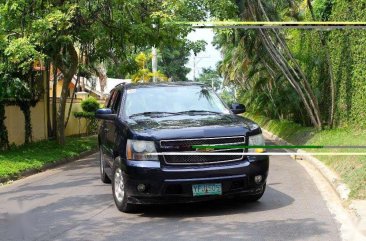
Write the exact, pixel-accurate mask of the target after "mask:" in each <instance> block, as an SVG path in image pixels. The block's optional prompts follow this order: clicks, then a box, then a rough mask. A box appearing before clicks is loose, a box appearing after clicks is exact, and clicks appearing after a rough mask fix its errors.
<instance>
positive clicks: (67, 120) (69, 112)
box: [65, 74, 80, 128]
mask: <svg viewBox="0 0 366 241" xmlns="http://www.w3.org/2000/svg"><path fill="white" fill-rule="evenodd" d="M79 82H80V75H79V74H78V77H77V78H76V82H75V88H74V91H73V92H72V96H71V103H70V106H69V111H68V113H67V118H66V122H65V128H66V127H67V124H68V123H69V119H70V115H71V109H72V105H73V103H74V99H75V93H76V87H77V86H78V84H79Z"/></svg>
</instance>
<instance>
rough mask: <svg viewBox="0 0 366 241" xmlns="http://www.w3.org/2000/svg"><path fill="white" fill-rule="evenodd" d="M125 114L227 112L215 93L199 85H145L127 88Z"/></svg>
mask: <svg viewBox="0 0 366 241" xmlns="http://www.w3.org/2000/svg"><path fill="white" fill-rule="evenodd" d="M124 111H125V114H126V116H132V115H136V114H140V113H152V112H156V113H159V112H162V113H164V112H165V113H170V114H171V113H180V112H192V113H197V112H205V111H207V112H210V113H213V112H217V113H218V114H228V113H230V112H229V110H228V109H227V108H226V107H225V106H224V104H223V103H222V102H221V100H220V99H219V98H218V97H217V95H216V94H215V93H214V92H213V91H211V90H209V89H206V88H204V87H201V86H169V87H147V88H136V89H129V90H127V96H126V103H125V108H124Z"/></svg>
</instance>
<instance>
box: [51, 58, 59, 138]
mask: <svg viewBox="0 0 366 241" xmlns="http://www.w3.org/2000/svg"><path fill="white" fill-rule="evenodd" d="M57 82H58V79H57V65H56V63H55V62H54V63H53V86H52V88H53V89H52V137H53V138H55V139H57V132H56V128H57V103H56V100H57Z"/></svg>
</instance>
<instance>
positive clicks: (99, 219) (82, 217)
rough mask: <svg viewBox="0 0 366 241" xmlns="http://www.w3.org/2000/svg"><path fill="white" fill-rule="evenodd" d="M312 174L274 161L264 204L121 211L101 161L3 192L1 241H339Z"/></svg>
mask: <svg viewBox="0 0 366 241" xmlns="http://www.w3.org/2000/svg"><path fill="white" fill-rule="evenodd" d="M338 229H339V225H338V224H337V223H336V222H335V220H334V219H333V217H332V215H331V213H330V212H329V210H328V208H327V206H326V204H325V202H324V200H323V199H322V197H321V195H320V193H319V191H318V190H317V188H316V186H315V185H314V183H313V181H312V180H311V178H310V177H309V176H308V174H307V173H306V171H305V170H304V169H303V167H302V166H300V165H299V164H298V163H297V162H295V161H294V160H292V159H291V158H290V157H287V156H284V157H280V156H276V157H271V167H270V175H269V180H268V188H267V190H266V192H265V194H264V196H263V197H262V199H261V200H260V201H259V202H257V203H242V202H239V201H235V200H220V201H212V202H205V203H199V204H189V205H170V206H150V207H145V208H143V209H142V210H141V212H140V213H137V214H124V213H121V212H119V211H118V210H117V209H116V207H115V206H114V203H113V198H112V194H111V186H110V185H106V184H102V183H101V181H100V179H99V168H98V161H97V155H96V154H94V155H91V156H89V157H87V158H84V159H81V160H79V161H76V162H73V163H70V164H68V165H65V166H63V167H61V168H58V169H54V170H50V171H47V172H44V173H40V174H37V175H34V176H31V177H28V178H25V179H23V180H20V181H17V182H15V183H13V184H11V185H7V186H4V187H0V240H17V241H19V240H175V241H177V240H332V241H335V240H339V239H340V238H339V230H338Z"/></svg>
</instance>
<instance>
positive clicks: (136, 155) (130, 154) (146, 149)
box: [126, 140, 159, 161]
mask: <svg viewBox="0 0 366 241" xmlns="http://www.w3.org/2000/svg"><path fill="white" fill-rule="evenodd" d="M154 152H156V149H155V143H154V142H153V141H138V140H127V145H126V156H127V160H135V161H158V160H159V158H158V156H156V155H149V153H154Z"/></svg>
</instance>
